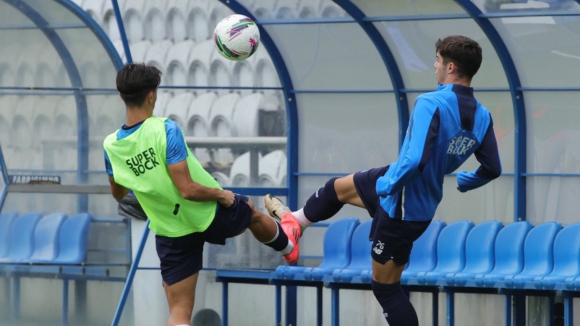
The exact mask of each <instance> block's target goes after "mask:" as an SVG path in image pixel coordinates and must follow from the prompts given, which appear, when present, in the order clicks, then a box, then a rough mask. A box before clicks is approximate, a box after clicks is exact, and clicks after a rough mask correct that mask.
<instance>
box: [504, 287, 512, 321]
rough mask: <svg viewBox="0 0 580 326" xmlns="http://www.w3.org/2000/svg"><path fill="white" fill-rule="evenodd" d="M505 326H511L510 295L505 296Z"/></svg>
mask: <svg viewBox="0 0 580 326" xmlns="http://www.w3.org/2000/svg"><path fill="white" fill-rule="evenodd" d="M504 316H505V323H504V324H505V326H511V325H512V296H511V295H510V294H506V295H505V313H504Z"/></svg>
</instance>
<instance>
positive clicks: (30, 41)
mask: <svg viewBox="0 0 580 326" xmlns="http://www.w3.org/2000/svg"><path fill="white" fill-rule="evenodd" d="M0 42H2V44H10V46H5V47H1V48H0V87H15V86H16V87H33V86H37V87H43V86H44V87H66V86H70V82H69V80H68V78H65V71H64V67H63V66H62V59H61V58H60V56H59V55H58V53H57V52H56V50H55V48H54V46H52V44H51V43H50V41H49V40H48V39H47V38H46V36H45V35H44V34H43V33H42V32H41V31H40V30H39V29H13V30H6V31H4V32H3V33H0Z"/></svg>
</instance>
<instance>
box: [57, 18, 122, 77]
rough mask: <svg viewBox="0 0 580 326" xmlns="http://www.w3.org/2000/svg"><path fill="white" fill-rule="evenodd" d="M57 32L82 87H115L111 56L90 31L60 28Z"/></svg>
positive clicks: (115, 72)
mask: <svg viewBox="0 0 580 326" xmlns="http://www.w3.org/2000/svg"><path fill="white" fill-rule="evenodd" d="M57 33H58V35H59V37H60V38H61V40H62V41H63V42H64V44H65V46H66V49H67V51H68V52H69V53H70V55H71V56H72V60H73V64H74V65H75V66H76V69H77V70H78V72H79V74H80V77H81V81H82V87H85V88H112V89H116V84H115V78H116V76H117V71H116V69H115V67H114V65H113V62H112V60H111V57H110V56H109V55H108V53H107V52H106V50H105V48H104V47H103V46H102V44H101V43H100V42H99V40H98V39H97V37H96V36H95V34H93V32H92V31H90V30H89V29H86V28H83V29H62V30H58V32H57ZM73 86H75V87H76V86H78V85H73Z"/></svg>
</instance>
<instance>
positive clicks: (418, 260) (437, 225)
mask: <svg viewBox="0 0 580 326" xmlns="http://www.w3.org/2000/svg"><path fill="white" fill-rule="evenodd" d="M445 225H446V224H445V222H444V221H440V220H433V221H431V223H430V224H429V227H427V229H426V230H425V232H423V234H422V235H421V236H420V237H419V239H417V240H415V242H414V243H413V249H412V250H411V256H410V257H409V263H408V264H407V266H406V267H405V270H404V271H403V274H402V275H401V284H409V283H411V284H417V274H418V273H420V272H428V271H432V270H433V269H434V268H435V266H437V239H439V234H440V233H441V230H443V228H444V227H445ZM371 277H372V276H371ZM368 281H369V282H370V279H369V280H368Z"/></svg>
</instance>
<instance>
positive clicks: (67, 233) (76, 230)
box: [53, 213, 91, 264]
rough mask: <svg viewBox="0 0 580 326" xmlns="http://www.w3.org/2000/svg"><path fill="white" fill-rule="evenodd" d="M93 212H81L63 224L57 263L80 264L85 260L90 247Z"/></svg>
mask: <svg viewBox="0 0 580 326" xmlns="http://www.w3.org/2000/svg"><path fill="white" fill-rule="evenodd" d="M90 226H91V214H89V213H80V214H76V215H74V216H71V217H69V218H68V219H67V220H66V221H64V223H63V224H62V226H61V231H60V237H59V242H58V243H59V247H60V251H59V253H58V256H57V257H56V258H55V259H54V260H53V262H54V263H55V264H80V263H82V262H84V261H85V258H86V255H87V247H88V237H89V229H90Z"/></svg>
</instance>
